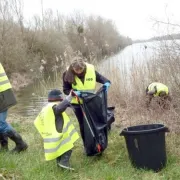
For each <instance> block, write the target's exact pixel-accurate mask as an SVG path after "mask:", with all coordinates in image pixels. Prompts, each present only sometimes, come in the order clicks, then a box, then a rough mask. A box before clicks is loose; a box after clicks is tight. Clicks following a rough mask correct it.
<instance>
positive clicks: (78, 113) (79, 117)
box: [72, 104, 84, 144]
mask: <svg viewBox="0 0 180 180" xmlns="http://www.w3.org/2000/svg"><path fill="white" fill-rule="evenodd" d="M72 107H73V109H74V113H75V115H76V117H77V120H78V122H79V128H80V133H81V138H82V140H83V144H84V124H83V118H84V117H83V113H82V110H81V107H80V105H79V104H72Z"/></svg>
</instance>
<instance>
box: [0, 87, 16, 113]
mask: <svg viewBox="0 0 180 180" xmlns="http://www.w3.org/2000/svg"><path fill="white" fill-rule="evenodd" d="M16 103H17V101H16V98H15V96H14V93H13V90H12V89H8V90H6V91H3V92H0V112H3V111H6V110H7V109H8V108H10V107H11V106H13V105H15V104H16Z"/></svg>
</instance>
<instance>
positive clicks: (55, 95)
mask: <svg viewBox="0 0 180 180" xmlns="http://www.w3.org/2000/svg"><path fill="white" fill-rule="evenodd" d="M62 100H63V96H62V92H61V91H60V90H58V89H53V90H51V91H50V92H49V94H48V102H54V101H62Z"/></svg>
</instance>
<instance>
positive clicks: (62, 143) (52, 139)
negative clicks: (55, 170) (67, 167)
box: [34, 103, 79, 161]
mask: <svg viewBox="0 0 180 180" xmlns="http://www.w3.org/2000/svg"><path fill="white" fill-rule="evenodd" d="M55 104H57V103H48V104H47V105H46V106H45V107H44V108H43V109H42V111H41V112H40V113H39V115H38V116H37V118H36V119H35V121H34V125H35V127H36V128H37V130H38V132H39V133H40V135H41V136H42V138H43V140H44V153H45V159H46V161H49V160H52V159H55V158H57V157H59V156H61V155H62V154H64V153H65V152H67V151H69V150H70V149H72V148H73V147H74V144H73V143H74V142H75V141H77V139H78V138H79V135H78V133H77V131H76V130H75V127H74V125H73V124H72V123H71V121H70V119H69V117H68V116H67V114H66V113H65V112H63V113H62V116H63V120H64V124H63V129H62V133H59V132H58V131H57V130H56V125H55V115H54V112H53V109H52V107H53V106H54V105H55Z"/></svg>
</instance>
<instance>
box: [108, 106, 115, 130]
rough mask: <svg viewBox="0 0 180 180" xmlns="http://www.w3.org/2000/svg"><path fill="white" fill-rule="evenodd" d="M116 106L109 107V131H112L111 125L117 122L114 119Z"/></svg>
mask: <svg viewBox="0 0 180 180" xmlns="http://www.w3.org/2000/svg"><path fill="white" fill-rule="evenodd" d="M114 109H115V107H114V106H110V107H107V124H108V127H107V128H108V131H110V130H111V124H112V123H113V122H114V121H115V117H114Z"/></svg>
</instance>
